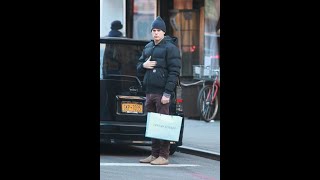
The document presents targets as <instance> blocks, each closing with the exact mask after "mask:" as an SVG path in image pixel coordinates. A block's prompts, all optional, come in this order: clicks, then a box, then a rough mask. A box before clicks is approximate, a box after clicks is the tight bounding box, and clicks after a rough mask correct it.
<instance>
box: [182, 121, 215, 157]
mask: <svg viewBox="0 0 320 180" xmlns="http://www.w3.org/2000/svg"><path fill="white" fill-rule="evenodd" d="M177 151H179V152H183V153H188V154H193V155H197V156H201V157H205V158H210V159H214V160H218V161H220V120H215V121H212V122H209V123H208V122H205V121H204V120H197V119H188V118H185V121H184V133H183V140H182V146H179V147H178V149H177Z"/></svg>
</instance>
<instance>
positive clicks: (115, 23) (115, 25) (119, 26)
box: [111, 20, 123, 30]
mask: <svg viewBox="0 0 320 180" xmlns="http://www.w3.org/2000/svg"><path fill="white" fill-rule="evenodd" d="M122 27H123V26H122V24H121V22H120V21H118V20H116V21H113V22H112V23H111V29H112V30H118V29H122Z"/></svg>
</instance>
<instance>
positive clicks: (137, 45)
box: [100, 37, 184, 155]
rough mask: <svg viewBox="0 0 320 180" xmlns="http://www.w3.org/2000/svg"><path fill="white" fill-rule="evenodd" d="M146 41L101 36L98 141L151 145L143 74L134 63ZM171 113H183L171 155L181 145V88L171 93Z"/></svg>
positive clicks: (172, 144)
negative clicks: (177, 139)
mask: <svg viewBox="0 0 320 180" xmlns="http://www.w3.org/2000/svg"><path fill="white" fill-rule="evenodd" d="M147 43H148V41H144V40H134V39H129V38H115V37H101V38H100V142H101V143H111V144H132V145H149V146H150V145H151V139H150V138H147V137H145V131H146V121H147V112H146V109H145V101H146V97H145V96H146V94H145V92H144V88H143V84H142V82H143V76H141V75H138V74H137V71H136V64H137V62H138V59H139V57H140V56H141V54H142V50H143V48H144V46H145V45H146V44H147ZM170 114H171V115H178V116H181V117H182V125H181V131H180V138H179V141H178V142H171V146H170V155H172V154H173V153H174V152H175V151H176V149H177V147H178V146H181V145H182V138H183V126H184V117H183V109H182V98H181V88H179V86H177V87H176V89H175V94H174V95H173V96H172V97H171V105H170Z"/></svg>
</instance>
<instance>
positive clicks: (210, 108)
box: [197, 85, 219, 122]
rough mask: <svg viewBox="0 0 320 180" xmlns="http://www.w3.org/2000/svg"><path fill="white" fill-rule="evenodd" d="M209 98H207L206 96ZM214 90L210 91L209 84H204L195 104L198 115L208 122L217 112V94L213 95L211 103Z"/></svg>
mask: <svg viewBox="0 0 320 180" xmlns="http://www.w3.org/2000/svg"><path fill="white" fill-rule="evenodd" d="M208 94H209V98H208V100H207V96H208ZM213 95H214V92H213V91H212V86H211V85H206V86H205V87H203V88H202V89H201V90H200V92H199V95H198V100H197V106H198V111H199V112H200V117H201V118H202V119H204V120H205V121H206V122H210V121H211V120H213V119H214V118H215V116H216V115H217V112H218V107H219V100H218V96H216V97H215V99H214V101H213V103H211V100H212V97H213Z"/></svg>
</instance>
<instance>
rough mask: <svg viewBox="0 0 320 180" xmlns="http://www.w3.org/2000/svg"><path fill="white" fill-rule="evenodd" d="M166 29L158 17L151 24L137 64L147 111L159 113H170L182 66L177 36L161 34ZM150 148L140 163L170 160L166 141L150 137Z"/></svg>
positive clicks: (168, 146)
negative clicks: (150, 34)
mask: <svg viewBox="0 0 320 180" xmlns="http://www.w3.org/2000/svg"><path fill="white" fill-rule="evenodd" d="M165 32H166V25H165V23H164V21H163V20H162V19H161V17H159V16H158V17H157V18H156V19H155V20H154V21H153V22H152V25H151V33H152V37H153V40H151V42H149V43H148V44H147V45H146V46H145V48H144V50H143V52H142V55H141V57H140V58H139V62H138V64H137V71H138V73H142V74H144V79H143V85H144V86H145V89H146V96H147V100H146V108H147V111H148V112H156V113H160V114H169V106H170V97H171V94H173V91H174V88H175V86H176V84H177V80H178V76H179V74H180V68H181V57H180V51H179V49H178V48H177V46H176V45H175V43H176V41H177V38H174V37H170V36H164V34H165ZM151 147H152V153H151V155H150V156H149V157H147V158H145V159H141V160H140V162H141V163H151V164H152V165H166V164H168V163H169V160H168V158H169V152H170V151H169V150H170V142H169V141H166V140H159V139H152V146H151Z"/></svg>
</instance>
